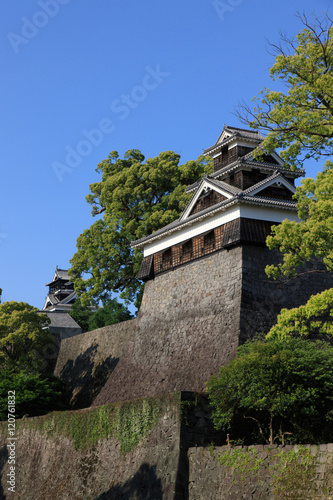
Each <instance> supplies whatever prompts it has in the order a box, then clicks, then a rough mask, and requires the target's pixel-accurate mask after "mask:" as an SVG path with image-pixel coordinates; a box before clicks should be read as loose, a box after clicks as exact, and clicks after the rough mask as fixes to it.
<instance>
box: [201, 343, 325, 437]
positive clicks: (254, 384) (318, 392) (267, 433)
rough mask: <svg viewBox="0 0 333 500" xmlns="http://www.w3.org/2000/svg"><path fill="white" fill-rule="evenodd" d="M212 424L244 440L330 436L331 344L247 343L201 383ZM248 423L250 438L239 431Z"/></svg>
mask: <svg viewBox="0 0 333 500" xmlns="http://www.w3.org/2000/svg"><path fill="white" fill-rule="evenodd" d="M207 389H208V395H209V399H210V401H211V405H212V407H213V411H212V418H213V422H214V425H215V427H216V428H222V429H223V430H224V431H226V432H228V431H229V432H230V433H231V434H230V435H231V437H232V438H233V439H234V437H237V438H241V439H247V441H248V442H249V440H250V439H251V441H252V442H251V441H250V444H252V443H253V439H254V442H256V443H258V442H264V443H267V444H274V443H276V442H280V443H282V444H284V442H285V439H286V440H287V441H288V442H292V443H304V442H305V443H311V442H318V441H319V442H326V441H325V440H326V439H332V424H331V422H332V419H333V400H332V390H333V347H332V346H331V345H329V344H328V343H326V342H319V341H316V342H312V341H309V340H303V339H290V340H289V341H274V342H272V341H271V342H267V341H266V342H263V341H255V342H254V341H252V342H248V343H246V344H244V345H243V346H241V347H240V348H239V350H238V356H237V358H235V359H234V360H232V361H231V362H229V363H228V364H227V365H226V366H223V367H222V368H221V369H220V372H219V375H218V376H217V377H211V378H210V379H209V381H208V383H207ZM246 422H253V424H254V427H253V429H252V431H253V432H254V434H253V435H252V438H251V437H249V436H248V435H247V436H246V435H245V432H246V427H247V425H246ZM237 434H238V435H237Z"/></svg>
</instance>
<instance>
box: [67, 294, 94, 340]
mask: <svg viewBox="0 0 333 500" xmlns="http://www.w3.org/2000/svg"><path fill="white" fill-rule="evenodd" d="M93 314H94V312H93V311H92V310H91V309H90V308H89V306H83V305H82V304H81V302H80V301H79V300H76V301H75V302H74V304H73V305H72V307H71V310H70V311H69V315H70V316H72V318H73V319H74V321H76V322H77V323H78V325H80V327H81V328H82V332H83V333H84V332H87V331H88V330H89V319H90V318H91V316H92V315H93Z"/></svg>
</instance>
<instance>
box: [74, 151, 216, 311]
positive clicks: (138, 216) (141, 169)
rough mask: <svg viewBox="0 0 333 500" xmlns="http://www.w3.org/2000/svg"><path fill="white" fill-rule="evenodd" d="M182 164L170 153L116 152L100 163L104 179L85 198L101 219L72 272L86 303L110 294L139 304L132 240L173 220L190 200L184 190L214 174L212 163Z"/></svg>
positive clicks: (137, 258)
mask: <svg viewBox="0 0 333 500" xmlns="http://www.w3.org/2000/svg"><path fill="white" fill-rule="evenodd" d="M179 160H180V156H179V155H177V154H176V153H174V152H172V151H167V152H164V153H160V154H159V156H157V157H155V158H149V159H147V160H145V157H144V156H143V154H142V153H141V152H140V151H138V150H136V149H134V150H131V151H127V153H126V154H125V155H124V158H123V159H120V158H119V155H118V153H117V152H116V151H113V152H112V153H110V155H109V157H108V158H107V159H105V160H103V161H102V162H101V163H99V164H98V167H97V169H96V170H97V171H98V172H100V173H101V174H102V180H101V181H100V182H96V183H94V184H91V185H90V191H91V193H90V194H89V195H88V196H87V198H86V199H87V201H88V203H89V204H90V205H91V206H92V215H93V216H94V217H96V216H99V215H101V214H103V215H102V217H100V218H98V219H97V220H96V222H95V223H94V224H92V226H91V227H90V228H89V229H86V230H85V231H84V232H83V233H82V234H81V235H80V236H79V237H78V239H77V252H76V253H75V254H74V256H73V257H72V259H71V261H70V262H71V268H70V270H69V274H70V276H71V278H72V280H73V282H74V286H75V290H76V292H77V294H78V297H79V298H80V300H81V302H82V303H83V304H89V303H90V304H91V303H95V304H97V303H98V301H99V300H103V299H106V298H108V297H109V296H110V292H111V293H112V292H118V293H120V297H121V298H123V299H125V300H127V301H134V300H135V299H140V297H141V293H142V285H141V282H139V280H138V279H137V278H136V276H137V273H138V271H139V268H140V265H141V261H142V252H141V251H140V250H138V249H136V250H134V251H133V250H132V249H131V248H130V243H131V241H133V240H136V239H138V238H141V237H143V236H146V235H149V234H151V233H152V232H153V231H156V230H157V229H159V228H161V227H163V226H165V225H166V224H168V223H170V222H172V221H173V220H175V219H176V218H177V217H178V216H179V214H180V213H181V211H182V210H183V209H184V207H185V206H186V203H187V202H188V200H189V198H190V195H188V194H186V192H185V186H186V185H188V184H191V183H193V182H195V181H197V180H198V179H200V178H201V177H202V175H203V173H204V172H206V173H210V172H211V171H212V169H213V167H212V162H211V160H210V159H209V158H204V157H199V158H198V159H197V160H196V161H188V162H187V163H185V164H184V165H180V164H179ZM136 305H137V307H138V306H139V301H137V302H136Z"/></svg>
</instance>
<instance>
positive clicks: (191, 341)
mask: <svg viewBox="0 0 333 500" xmlns="http://www.w3.org/2000/svg"><path fill="white" fill-rule="evenodd" d="M241 253H242V250H241V247H237V248H233V249H232V250H230V251H221V252H217V253H215V254H213V255H209V256H206V257H205V258H203V259H200V260H197V261H195V262H191V263H189V264H186V265H184V266H182V267H178V268H177V269H175V270H174V271H172V272H168V273H165V274H162V275H160V276H158V277H156V278H155V279H154V280H151V281H149V282H147V283H146V285H145V292H144V296H143V301H142V305H141V309H140V312H139V315H138V319H137V328H136V330H135V331H134V332H133V335H132V337H131V338H130V340H129V344H128V350H127V351H126V352H125V353H124V355H123V356H122V357H121V359H120V361H119V363H118V364H117V366H116V367H115V370H114V371H113V373H112V376H111V377H110V378H109V380H108V382H107V383H106V384H105V386H104V387H103V389H102V390H101V392H100V394H99V395H98V396H97V397H96V399H95V400H94V404H96V405H100V404H104V403H106V402H112V401H119V400H126V399H130V398H135V397H146V396H149V395H156V394H166V393H170V392H175V391H179V390H182V391H186V390H189V391H203V390H204V389H205V382H206V381H207V380H208V378H209V377H210V375H211V374H212V373H216V371H217V370H218V369H219V367H220V366H221V365H223V364H225V363H226V362H227V361H228V360H229V359H231V358H232V357H233V356H235V354H236V349H237V346H238V338H239V321H240V299H241V276H242V273H241V265H242V263H241Z"/></svg>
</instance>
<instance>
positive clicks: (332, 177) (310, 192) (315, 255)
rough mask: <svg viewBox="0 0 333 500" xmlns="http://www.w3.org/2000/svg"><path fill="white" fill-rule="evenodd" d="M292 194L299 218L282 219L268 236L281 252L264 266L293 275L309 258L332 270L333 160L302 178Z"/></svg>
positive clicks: (270, 272)
mask: <svg viewBox="0 0 333 500" xmlns="http://www.w3.org/2000/svg"><path fill="white" fill-rule="evenodd" d="M295 198H296V200H297V210H298V216H299V218H300V219H301V221H300V222H294V221H289V220H287V219H285V220H284V221H283V222H282V224H280V225H279V226H275V227H274V228H273V231H272V235H271V236H269V237H268V238H267V245H268V247H269V248H270V249H271V250H273V249H277V250H280V252H282V253H283V263H282V264H279V265H278V266H273V265H271V266H267V268H266V272H267V274H268V275H269V276H271V277H273V278H278V277H279V276H281V275H284V276H287V277H293V276H296V274H297V272H299V271H300V269H299V267H298V266H301V265H302V264H304V263H306V262H308V261H310V260H316V261H317V262H320V263H322V264H324V268H325V269H326V270H327V271H332V270H333V163H332V162H330V161H328V162H327V164H326V167H325V169H324V171H323V172H320V173H318V175H317V177H316V179H315V180H313V179H311V178H307V179H304V180H303V181H302V185H301V186H299V187H297V189H296V194H295ZM308 272H309V271H308Z"/></svg>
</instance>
